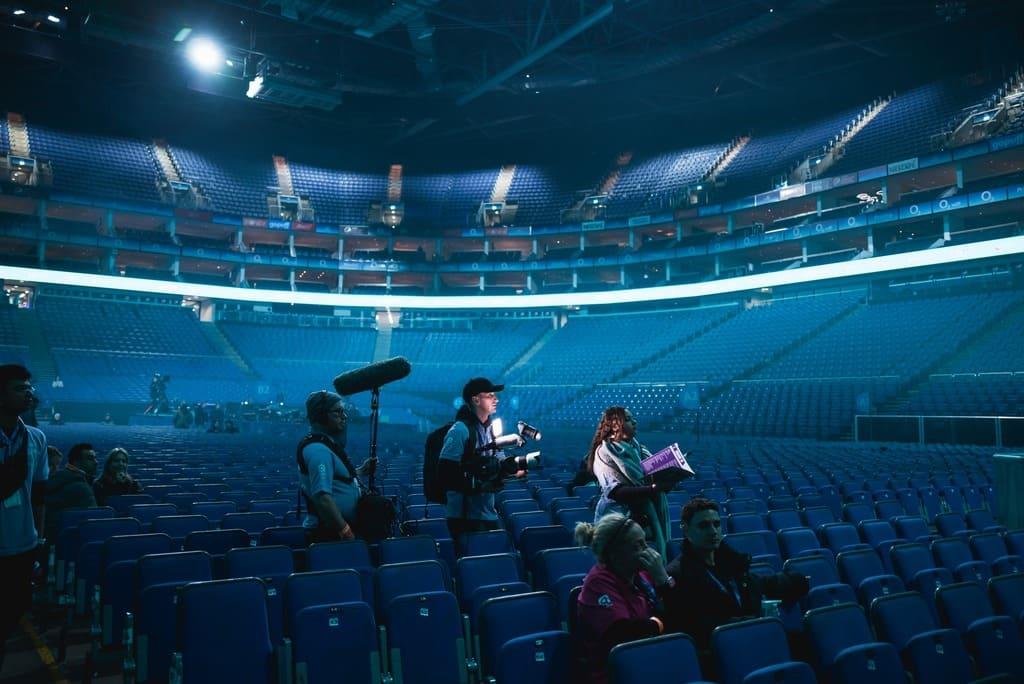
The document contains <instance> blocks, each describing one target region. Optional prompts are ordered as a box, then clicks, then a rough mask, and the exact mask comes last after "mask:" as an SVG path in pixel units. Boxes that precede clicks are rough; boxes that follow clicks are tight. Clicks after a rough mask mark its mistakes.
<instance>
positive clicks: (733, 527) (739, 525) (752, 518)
mask: <svg viewBox="0 0 1024 684" xmlns="http://www.w3.org/2000/svg"><path fill="white" fill-rule="evenodd" d="M725 526H726V527H727V528H728V530H729V534H742V533H744V532H759V531H761V530H766V529H768V526H767V525H766V524H765V522H764V517H763V516H762V515H761V514H760V513H730V514H729V515H728V516H727V517H726V519H725Z"/></svg>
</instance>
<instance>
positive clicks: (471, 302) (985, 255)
mask: <svg viewBox="0 0 1024 684" xmlns="http://www.w3.org/2000/svg"><path fill="white" fill-rule="evenodd" d="M1015 254H1024V235H1018V236H1015V237H1008V238H1001V239H998V240H986V241H985V242H975V243H970V244H966V245H957V246H953V247H942V248H939V249H927V250H921V251H919V252H907V253H904V254H891V255H888V256H879V257H872V258H870V259H859V260H857V261H846V262H841V263H836V264H823V265H821V266H808V267H805V268H800V269H796V270H794V271H776V272H772V273H758V274H755V275H749V276H739V277H736V278H727V279H725V280H717V281H710V282H702V283H685V284H682V285H663V286H660V287H649V288H642V289H630V290H611V291H602V292H570V293H563V294H537V295H482V296H472V297H466V296H450V297H447V296H443V295H422V296H416V295H377V294H366V295H362V294H326V293H320V292H286V291H280V290H246V289H242V288H237V287H227V286H224V285H202V284H199V283H182V282H171V281H165V280H146V279H144V278H123V277H120V276H111V275H96V274H91V273H72V272H68V271H51V270H47V269H41V268H24V267H21V266H0V279H3V280H5V281H8V282H11V281H20V282H30V283H43V284H47V285H71V286H75V287H91V288H97V289H102V290H132V291H134V292H139V293H146V294H160V295H179V296H186V297H195V298H200V299H204V298H205V299H219V300H226V301H237V302H259V303H274V304H308V305H314V306H331V307H362V308H385V307H390V308H391V309H426V310H432V311H437V310H445V309H459V310H472V309H550V308H562V307H577V306H600V305H608V304H632V303H637V302H653V301H661V300H669V299H688V298H691V297H709V296H713V295H722V294H731V293H734V292H747V291H753V290H758V289H761V288H772V287H783V286H786V285H798V284H801V283H811V282H819V281H826V280H833V279H836V278H851V277H857V276H865V275H875V274H879V273H888V272H895V271H903V270H906V269H911V268H921V267H928V266H943V265H946V264H955V263H958V262H966V261H975V260H978V259H991V258H996V257H1007V256H1013V255H1015Z"/></svg>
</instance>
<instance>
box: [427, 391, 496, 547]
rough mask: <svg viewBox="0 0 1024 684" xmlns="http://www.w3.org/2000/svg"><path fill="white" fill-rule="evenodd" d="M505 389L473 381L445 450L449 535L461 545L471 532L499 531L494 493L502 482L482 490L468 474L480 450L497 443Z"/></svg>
mask: <svg viewBox="0 0 1024 684" xmlns="http://www.w3.org/2000/svg"><path fill="white" fill-rule="evenodd" d="M503 389H505V386H504V385H495V384H494V383H492V382H491V381H490V380H488V379H487V378H473V379H472V380H470V381H469V382H467V383H466V384H465V386H464V387H463V388H462V401H463V402H465V403H463V405H462V406H461V407H460V408H459V410H458V412H457V413H456V414H455V423H454V424H453V425H452V426H451V428H449V430H448V434H446V435H445V438H444V446H442V447H441V455H440V459H439V460H438V464H437V476H438V479H439V480H440V483H441V486H442V487H444V489H445V490H447V500H448V502H447V509H446V511H445V518H447V520H448V531H449V532H450V533H451V535H452V539H453V540H455V542H456V543H458V540H459V537H461V536H462V535H463V534H466V533H467V532H486V531H489V530H496V529H498V513H497V512H496V511H495V510H494V492H495V491H497V490H499V489H501V481H500V479H498V480H496V481H495V482H493V483H489V484H488V485H485V486H483V487H481V486H480V485H478V484H475V483H474V482H473V480H472V479H471V478H470V477H469V476H468V475H467V474H466V465H467V464H468V462H469V461H471V460H473V459H474V458H475V457H476V450H477V449H478V448H479V447H481V446H484V445H486V444H490V443H491V442H493V441H494V438H495V436H496V435H495V434H494V429H493V420H494V414H495V413H496V412H497V410H498V394H497V393H498V392H501V391H502V390H503Z"/></svg>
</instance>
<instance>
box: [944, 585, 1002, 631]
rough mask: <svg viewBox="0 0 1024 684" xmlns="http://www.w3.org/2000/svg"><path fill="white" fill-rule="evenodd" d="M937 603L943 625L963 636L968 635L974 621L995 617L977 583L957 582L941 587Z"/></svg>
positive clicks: (990, 605) (986, 597)
mask: <svg viewBox="0 0 1024 684" xmlns="http://www.w3.org/2000/svg"><path fill="white" fill-rule="evenodd" d="M935 602H936V604H938V608H939V618H940V619H941V620H942V623H943V624H944V625H946V626H947V627H952V628H953V629H955V630H956V631H957V632H959V633H960V634H961V635H966V634H967V631H968V629H969V628H970V626H971V623H973V622H974V621H976V620H981V619H982V618H988V617H992V615H993V611H992V604H991V603H989V600H988V596H987V595H986V594H985V590H984V589H983V588H982V587H981V585H979V584H978V583H977V582H956V583H955V584H947V585H946V586H944V587H939V588H938V589H937V590H936V591H935Z"/></svg>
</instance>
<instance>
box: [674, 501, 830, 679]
mask: <svg viewBox="0 0 1024 684" xmlns="http://www.w3.org/2000/svg"><path fill="white" fill-rule="evenodd" d="M681 518H682V525H683V535H684V536H685V539H684V540H683V548H682V552H681V553H680V554H679V557H678V558H676V559H675V560H673V561H672V562H671V563H669V565H668V573H669V575H671V576H672V577H673V578H675V581H676V588H675V590H673V591H672V592H670V593H669V595H668V597H667V599H666V602H665V605H666V608H667V610H668V621H669V629H670V630H672V631H679V632H685V633H686V634H689V635H690V636H691V637H693V640H694V641H695V642H696V644H697V648H698V650H699V651H700V652H701V655H702V658H701V660H702V663H703V664H704V665H705V667H709V666H711V664H712V662H711V661H712V659H711V658H710V648H711V633H712V632H713V631H714V629H715V628H716V627H718V626H720V625H724V624H727V623H729V622H734V621H736V620H744V619H748V618H753V617H761V602H762V600H763V599H764V598H769V599H776V600H781V601H784V602H792V601H796V600H798V599H800V598H801V597H803V596H805V595H806V594H807V592H808V591H809V588H810V586H809V583H808V580H807V578H806V577H804V576H803V575H796V574H790V573H781V572H780V573H776V574H774V575H769V576H767V577H764V576H760V575H755V574H752V573H751V572H750V556H749V555H747V554H745V553H740V552H739V551H736V550H735V549H733V548H732V547H730V546H729V545H728V544H726V543H724V542H723V541H722V519H721V517H720V516H719V514H718V504H716V503H715V502H714V501H710V500H708V499H699V498H698V499H693V500H691V501H690V502H689V503H688V504H686V506H684V507H683V511H682V515H681ZM704 674H705V675H707V674H708V670H705V672H704Z"/></svg>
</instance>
